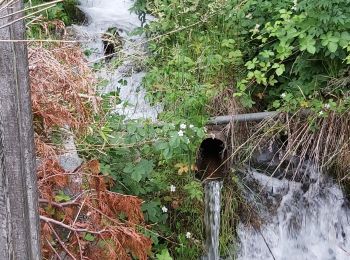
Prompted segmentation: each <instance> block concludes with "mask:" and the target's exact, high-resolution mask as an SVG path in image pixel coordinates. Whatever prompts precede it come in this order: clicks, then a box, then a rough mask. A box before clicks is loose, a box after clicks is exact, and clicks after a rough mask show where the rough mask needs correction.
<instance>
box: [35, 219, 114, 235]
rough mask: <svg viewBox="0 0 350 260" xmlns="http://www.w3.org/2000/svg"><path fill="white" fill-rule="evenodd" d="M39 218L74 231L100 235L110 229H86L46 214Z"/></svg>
mask: <svg viewBox="0 0 350 260" xmlns="http://www.w3.org/2000/svg"><path fill="white" fill-rule="evenodd" d="M39 218H40V220H42V221H45V222H46V223H48V224H49V223H52V224H55V225H58V226H61V227H64V228H66V229H69V230H71V231H74V232H87V233H91V234H95V235H100V234H102V233H105V232H109V230H106V229H102V230H100V231H93V230H89V229H86V228H74V227H72V226H69V225H67V224H64V223H63V222H61V221H58V220H55V219H53V218H48V217H45V216H40V217H39Z"/></svg>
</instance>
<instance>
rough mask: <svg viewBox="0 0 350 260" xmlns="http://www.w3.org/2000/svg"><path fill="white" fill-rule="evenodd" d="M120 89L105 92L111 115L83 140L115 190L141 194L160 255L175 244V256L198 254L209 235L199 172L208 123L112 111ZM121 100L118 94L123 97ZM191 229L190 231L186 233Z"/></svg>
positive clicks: (150, 231) (157, 252)
mask: <svg viewBox="0 0 350 260" xmlns="http://www.w3.org/2000/svg"><path fill="white" fill-rule="evenodd" d="M114 100H116V98H115V94H114V93H110V94H109V95H107V96H105V97H104V107H105V108H106V115H105V116H103V117H102V118H96V122H98V125H96V126H95V127H92V128H91V129H92V133H91V134H90V135H88V136H87V137H86V139H85V140H82V142H81V150H83V151H85V157H86V158H92V159H93V158H98V160H99V161H100V164H101V172H102V174H104V175H105V176H108V177H110V178H112V180H113V182H114V184H113V185H112V191H115V192H118V193H123V194H131V195H136V196H139V197H140V198H142V199H143V200H144V201H145V202H144V203H143V205H142V210H143V212H144V215H145V220H146V221H147V223H148V224H149V225H150V227H151V230H148V229H147V230H144V229H142V228H141V231H142V232H143V233H144V234H145V235H147V236H149V237H150V238H151V239H152V241H153V249H154V253H155V254H156V255H157V259H168V258H162V257H165V256H164V255H167V254H168V250H171V255H172V256H173V257H175V259H196V257H197V256H199V255H200V254H201V251H202V249H201V247H202V244H201V241H203V234H202V231H203V224H202V216H203V205H202V199H203V190H202V185H201V183H200V182H199V181H198V180H196V179H195V177H194V166H193V165H194V161H195V154H196V150H197V147H198V145H199V142H200V141H201V140H202V139H203V137H204V136H205V132H204V131H203V128H198V127H196V126H194V125H192V124H186V123H185V122H184V121H178V122H176V121H175V122H174V123H170V124H164V125H161V126H155V125H154V124H152V123H151V122H142V121H129V122H124V117H122V116H119V115H116V114H109V113H108V111H109V109H110V107H111V103H110V102H111V101H114ZM117 100H118V99H117ZM186 235H187V237H186Z"/></svg>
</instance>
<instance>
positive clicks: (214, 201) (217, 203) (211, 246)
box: [202, 181, 222, 260]
mask: <svg viewBox="0 0 350 260" xmlns="http://www.w3.org/2000/svg"><path fill="white" fill-rule="evenodd" d="M221 189H222V181H208V182H206V183H205V184H204V204H205V213H204V225H205V235H206V243H205V249H206V252H205V256H204V257H203V258H202V259H203V260H219V259H220V254H219V234H220V233H219V232H220V210H221Z"/></svg>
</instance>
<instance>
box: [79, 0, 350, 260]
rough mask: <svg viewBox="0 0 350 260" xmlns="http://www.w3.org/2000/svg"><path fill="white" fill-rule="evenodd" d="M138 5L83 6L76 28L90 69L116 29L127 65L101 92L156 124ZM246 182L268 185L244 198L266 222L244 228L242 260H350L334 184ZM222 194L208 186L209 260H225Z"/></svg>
mask: <svg viewBox="0 0 350 260" xmlns="http://www.w3.org/2000/svg"><path fill="white" fill-rule="evenodd" d="M132 4H133V1H131V0H80V8H81V10H82V11H83V12H84V13H85V14H86V16H87V17H88V24H87V25H84V26H75V30H76V32H77V34H78V35H79V37H80V39H81V40H87V43H86V44H85V46H84V47H85V48H87V49H89V50H91V51H92V54H91V55H90V56H89V60H90V62H91V63H94V62H97V61H102V60H104V59H103V56H104V46H103V43H102V37H103V34H104V33H105V32H106V31H107V30H108V29H109V28H116V29H117V30H118V33H119V35H120V37H121V39H122V42H123V47H122V50H121V51H120V53H119V54H118V55H120V57H122V60H123V61H122V63H121V64H119V66H117V67H115V68H113V69H110V66H106V65H103V66H102V67H101V69H100V72H99V77H101V78H103V79H107V80H108V84H107V85H106V86H105V87H104V88H103V89H101V92H103V93H108V92H113V91H117V92H118V93H119V97H120V98H121V100H122V102H121V103H120V104H118V105H117V106H116V107H115V108H114V109H115V112H117V113H119V114H123V115H125V116H126V118H127V119H139V118H150V119H151V120H153V121H156V118H157V114H158V112H159V111H160V110H161V108H160V107H159V106H158V107H152V106H150V104H149V103H148V102H147V101H146V99H145V91H144V90H143V89H142V87H141V82H142V78H143V76H144V72H143V71H142V66H140V63H141V64H142V61H143V60H144V59H145V57H146V52H145V46H144V43H145V38H144V37H142V36H133V35H131V32H132V31H133V30H134V29H136V28H137V27H139V26H140V25H141V22H140V21H139V19H138V16H137V15H136V14H133V13H131V12H130V11H129V9H130V8H131V6H132ZM149 19H152V18H151V17H150V18H149ZM244 178H245V181H247V183H255V185H256V186H258V187H264V189H263V191H262V190H261V189H260V192H259V191H258V190H255V191H254V188H252V187H249V188H247V193H246V197H247V200H248V202H250V203H254V204H256V205H257V208H258V209H259V215H260V216H262V218H263V221H264V222H263V224H262V226H261V229H260V230H256V229H253V228H251V227H249V226H245V225H243V224H242V223H241V224H240V225H239V227H238V229H237V233H238V238H239V240H240V249H239V252H238V256H237V257H238V259H239V260H268V259H276V260H294V259H298V260H313V259H316V260H345V259H350V224H349V223H350V222H349V217H350V216H349V213H350V210H349V206H348V205H347V204H346V203H345V199H344V194H343V193H342V191H341V190H340V188H339V187H338V186H337V185H336V184H334V183H333V182H331V181H330V180H329V179H327V178H325V177H321V176H320V175H319V174H317V173H316V172H313V173H312V178H311V179H313V181H312V182H311V184H310V185H308V187H306V188H305V185H303V183H297V182H293V181H288V180H285V179H284V180H279V179H276V178H272V177H268V176H266V175H263V174H260V173H257V172H254V171H249V172H248V173H247V174H246V176H245V177H244ZM248 186H249V185H248ZM221 188H222V182H220V181H212V182H208V183H206V184H205V217H204V218H205V225H206V235H207V239H206V254H207V255H206V257H205V259H208V260H217V259H220V257H219V249H218V248H219V230H220V200H221Z"/></svg>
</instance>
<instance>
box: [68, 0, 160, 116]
mask: <svg viewBox="0 0 350 260" xmlns="http://www.w3.org/2000/svg"><path fill="white" fill-rule="evenodd" d="M79 3H80V5H79V8H80V9H81V10H82V11H83V12H84V13H85V15H86V16H87V18H88V24H87V25H82V26H74V29H75V31H76V33H77V35H78V37H79V39H80V40H82V41H86V42H87V43H86V44H85V45H84V47H85V48H86V49H87V50H89V51H90V52H91V54H90V55H89V61H90V62H91V63H96V62H102V64H103V62H104V60H105V56H106V55H107V58H106V61H108V60H110V57H111V53H106V44H104V40H105V39H104V37H105V36H106V35H107V36H110V35H111V33H110V31H112V32H113V34H114V36H115V38H116V39H115V41H118V42H119V44H120V45H121V46H116V47H119V49H116V48H114V50H115V52H116V53H115V56H116V57H117V58H118V59H120V60H121V64H118V65H117V66H115V67H113V66H109V65H108V64H107V65H104V66H101V68H100V69H99V73H98V77H99V78H102V79H104V80H107V81H106V82H107V85H106V86H103V88H102V89H101V90H100V91H101V92H102V93H110V92H118V93H119V98H120V99H121V101H122V102H121V103H120V104H117V105H116V106H115V112H117V113H119V114H122V115H125V116H126V119H140V118H149V119H151V120H152V121H156V118H157V115H158V112H159V111H160V109H161V108H160V106H156V107H152V106H150V104H149V103H148V102H147V101H146V99H145V95H146V93H145V90H144V89H143V88H142V86H141V82H142V79H143V77H144V75H145V72H143V71H142V63H143V61H144V60H145V58H146V55H147V53H146V50H145V42H146V39H145V37H143V36H139V35H132V32H133V31H134V30H135V29H136V28H138V27H140V26H141V21H140V20H139V19H138V16H137V14H135V13H132V12H131V11H130V8H131V7H132V5H133V3H134V2H133V1H132V0H80V1H79ZM147 18H148V19H152V17H150V16H147Z"/></svg>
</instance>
